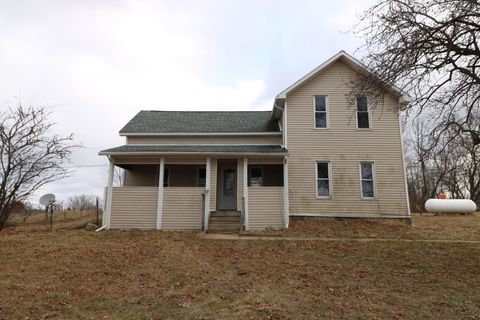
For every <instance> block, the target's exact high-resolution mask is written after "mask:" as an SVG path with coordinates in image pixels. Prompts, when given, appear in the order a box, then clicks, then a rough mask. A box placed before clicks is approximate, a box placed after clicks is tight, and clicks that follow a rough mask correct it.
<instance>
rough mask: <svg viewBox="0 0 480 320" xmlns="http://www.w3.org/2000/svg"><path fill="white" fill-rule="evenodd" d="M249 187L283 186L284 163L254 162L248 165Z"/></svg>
mask: <svg viewBox="0 0 480 320" xmlns="http://www.w3.org/2000/svg"><path fill="white" fill-rule="evenodd" d="M248 186H249V187H281V186H283V165H281V164H258V165H256V164H252V165H248Z"/></svg>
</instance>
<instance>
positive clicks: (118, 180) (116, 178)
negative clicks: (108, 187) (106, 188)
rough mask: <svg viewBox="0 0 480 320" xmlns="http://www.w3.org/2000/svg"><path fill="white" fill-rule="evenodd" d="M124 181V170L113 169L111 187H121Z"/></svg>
mask: <svg viewBox="0 0 480 320" xmlns="http://www.w3.org/2000/svg"><path fill="white" fill-rule="evenodd" d="M124 179H125V169H123V168H120V167H115V169H114V171H113V185H114V186H116V187H122V186H123V182H124Z"/></svg>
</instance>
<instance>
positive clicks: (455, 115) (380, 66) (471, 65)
mask: <svg viewBox="0 0 480 320" xmlns="http://www.w3.org/2000/svg"><path fill="white" fill-rule="evenodd" d="M356 32H357V33H359V34H360V35H361V36H362V37H363V38H364V39H365V45H364V47H363V50H364V51H365V57H364V59H363V62H364V63H365V65H366V67H367V68H368V69H369V70H370V71H372V74H370V75H367V76H365V77H364V78H363V79H361V81H359V82H358V81H357V82H356V83H353V87H354V88H355V91H356V92H357V94H359V93H363V94H366V93H367V94H368V95H369V97H377V98H379V99H382V97H383V90H382V89H383V88H385V87H388V86H391V85H395V84H397V85H398V86H399V87H401V88H402V89H404V91H405V92H408V94H409V95H410V96H411V98H412V102H411V104H410V105H409V106H408V107H407V108H408V109H409V110H412V111H413V110H414V111H416V112H417V113H421V112H423V111H425V110H427V111H431V110H433V112H430V113H429V116H430V117H432V120H438V122H437V126H436V127H435V128H433V131H432V133H433V135H434V136H435V137H439V136H441V135H442V133H443V132H444V131H445V130H450V129H454V130H455V132H456V133H457V134H461V133H468V134H469V135H470V137H471V141H472V143H473V144H474V145H479V144H480V132H479V131H478V129H472V128H469V127H468V125H467V124H468V123H469V121H470V117H471V116H472V114H473V113H475V112H477V111H478V110H479V108H480V47H479V46H480V45H479V43H480V2H479V1H476V0H441V1H429V0H380V1H379V2H377V4H375V5H374V6H373V7H371V8H370V9H368V10H367V11H366V12H365V13H364V14H363V15H361V17H360V22H359V24H358V25H357V26H356Z"/></svg>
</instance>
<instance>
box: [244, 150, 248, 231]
mask: <svg viewBox="0 0 480 320" xmlns="http://www.w3.org/2000/svg"><path fill="white" fill-rule="evenodd" d="M243 198H244V201H243V206H244V207H243V215H244V219H245V231H248V158H243Z"/></svg>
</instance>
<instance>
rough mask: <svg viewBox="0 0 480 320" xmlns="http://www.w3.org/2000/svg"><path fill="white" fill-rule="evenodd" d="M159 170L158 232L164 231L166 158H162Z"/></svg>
mask: <svg viewBox="0 0 480 320" xmlns="http://www.w3.org/2000/svg"><path fill="white" fill-rule="evenodd" d="M158 170H159V171H158V198H157V227H156V228H157V230H159V229H162V216H163V177H164V174H165V158H160V168H159V169H158Z"/></svg>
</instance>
